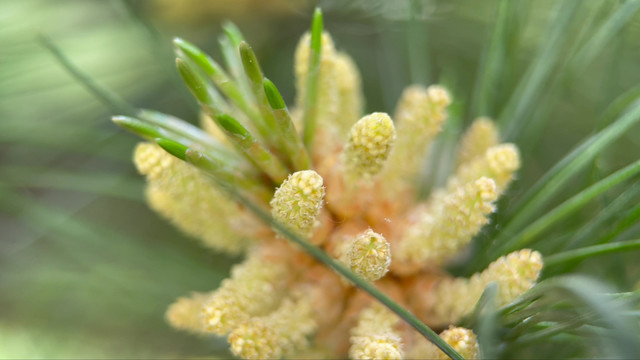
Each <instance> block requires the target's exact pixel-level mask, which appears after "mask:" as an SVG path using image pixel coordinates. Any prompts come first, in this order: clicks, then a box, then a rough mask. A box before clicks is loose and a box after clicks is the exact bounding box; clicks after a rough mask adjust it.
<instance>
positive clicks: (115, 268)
mask: <svg viewBox="0 0 640 360" xmlns="http://www.w3.org/2000/svg"><path fill="white" fill-rule="evenodd" d="M503 3H505V2H504V1H498V0H485V1H477V0H423V1H409V0H407V1H383V0H354V1H338V0H336V1H319V2H316V1H293V0H292V1H285V0H269V1H267V0H241V1H240V0H235V1H233V0H228V1H197V0H190V1H180V2H177V1H169V0H158V1H81V0H59V1H55V2H54V1H44V0H43V1H39V0H21V1H12V0H0V308H1V309H2V311H0V358H73V357H76V358H117V357H120V358H130V357H145V358H158V357H167V358H171V357H174V358H175V357H204V356H209V355H216V354H219V355H223V356H224V354H227V353H226V350H225V349H226V343H225V341H224V340H215V339H199V338H196V337H192V336H190V335H186V334H183V333H179V332H177V331H174V330H173V329H171V328H169V327H168V326H167V325H166V324H165V323H164V320H163V314H164V310H165V308H166V307H167V305H168V304H170V303H171V302H172V301H173V300H174V299H175V298H176V297H178V296H181V295H184V294H187V293H189V292H190V291H200V290H209V289H212V288H215V287H216V286H217V284H218V283H219V282H220V281H221V279H223V278H224V277H225V276H226V274H227V272H228V269H229V267H230V266H231V264H233V263H234V262H236V261H237V260H238V259H234V258H227V257H223V256H217V255H216V254H212V253H210V252H208V251H205V250H204V249H203V248H202V247H201V246H199V244H198V243H197V242H196V241H193V240H192V239H188V238H187V237H185V236H184V235H182V234H180V233H179V232H178V231H176V230H175V229H173V228H172V227H171V226H169V225H168V224H167V223H166V222H165V221H163V220H162V219H160V218H159V217H158V216H156V215H155V214H154V213H152V212H151V211H150V210H149V209H148V208H147V206H146V205H145V203H144V201H143V200H144V199H143V194H142V189H143V185H144V181H143V179H142V178H141V177H140V176H138V175H137V174H136V172H135V169H134V167H133V165H132V164H131V152H132V149H133V147H134V146H135V143H136V142H137V141H138V140H137V139H136V138H135V137H134V136H131V135H129V134H127V133H125V132H124V131H122V130H120V129H119V128H117V127H116V126H115V125H114V124H112V123H111V122H110V120H109V118H110V116H111V115H114V112H113V111H114V110H113V109H112V108H110V107H109V106H108V104H105V103H102V102H101V101H100V100H99V99H97V98H96V97H94V96H92V94H91V93H90V92H89V91H88V90H87V89H86V88H85V87H84V86H83V85H82V84H81V83H80V82H78V81H77V80H75V79H74V78H73V77H72V76H71V75H70V74H69V73H67V72H66V71H65V70H64V69H63V67H62V66H61V65H60V64H59V62H58V61H57V60H56V59H55V57H54V56H53V55H52V54H51V52H50V51H48V50H47V49H46V47H45V46H43V43H42V41H41V40H39V39H40V37H39V36H40V34H44V35H46V36H48V37H49V38H50V39H51V40H52V41H53V43H54V44H56V45H57V46H58V47H59V48H60V49H61V51H62V52H63V53H64V54H65V55H66V56H67V57H68V59H70V61H71V62H73V63H74V64H75V65H76V66H77V67H78V68H80V69H82V70H83V71H84V72H86V73H87V74H88V75H90V76H91V77H92V78H94V79H95V80H96V81H97V82H99V83H101V84H103V85H105V86H107V87H108V88H110V89H111V90H113V91H114V92H115V93H116V94H118V95H119V96H121V97H122V98H124V99H126V100H127V101H128V102H130V103H131V104H132V105H134V106H136V107H144V108H152V109H157V110H160V111H163V112H166V113H169V114H173V115H177V116H179V117H182V118H183V119H185V120H187V121H190V122H193V123H197V119H198V115H197V108H196V104H195V102H194V101H193V100H192V99H191V98H190V96H189V94H188V93H187V91H186V89H185V88H184V86H183V85H182V84H181V82H180V81H179V78H178V76H177V74H176V72H175V70H174V66H173V64H174V62H173V55H172V49H171V39H172V37H174V36H179V37H182V38H184V39H187V40H189V41H191V42H193V43H195V44H197V45H198V46H200V47H201V48H203V49H204V50H207V51H209V52H210V53H211V54H212V55H213V56H214V57H216V58H219V51H218V49H217V36H218V35H219V34H220V33H221V28H220V24H221V22H222V21H224V20H231V21H233V22H235V23H236V24H237V25H238V26H239V27H240V29H242V31H243V32H244V35H245V37H246V38H247V40H248V41H249V42H250V43H251V44H252V46H253V48H254V49H255V50H256V53H257V55H258V57H259V60H260V61H261V64H262V66H263V68H264V72H265V73H266V74H267V76H269V78H271V79H272V80H273V81H274V82H275V83H276V84H278V87H279V88H280V89H281V91H282V92H283V95H284V96H285V99H286V100H287V102H288V103H289V104H291V103H292V100H293V97H294V93H293V81H294V80H293V71H292V63H293V51H294V49H295V46H296V44H297V41H298V39H299V37H300V35H301V34H302V33H303V32H304V31H306V29H307V28H308V26H309V22H310V16H311V13H312V10H313V7H314V6H316V5H320V6H321V7H322V9H323V12H324V19H325V28H326V29H327V30H328V31H329V32H330V33H331V34H332V36H333V38H334V40H335V42H336V45H337V47H338V48H340V49H343V50H345V51H346V52H348V53H349V54H350V55H351V56H352V57H353V58H354V60H355V62H356V63H357V65H358V66H359V68H360V71H361V74H362V77H363V87H364V92H365V96H366V101H367V103H366V108H367V111H387V112H392V111H393V109H394V104H395V102H396V100H397V98H398V97H399V95H400V93H401V91H402V89H403V88H404V87H405V86H406V85H408V84H410V83H423V84H431V83H436V82H439V83H443V84H444V85H446V86H447V87H449V88H450V89H451V90H452V92H453V93H454V95H455V100H456V102H455V104H454V107H453V108H452V110H451V117H452V119H451V121H450V123H451V124H452V125H451V126H449V127H448V128H447V131H446V132H445V136H444V137H443V138H444V140H442V141H443V143H444V144H445V145H443V147H442V148H443V149H445V150H443V153H444V154H445V155H446V149H447V146H446V143H447V141H446V139H447V138H448V137H450V138H453V137H455V136H456V135H457V134H458V133H459V132H460V129H462V128H463V127H464V124H468V123H469V122H470V121H471V120H472V119H473V118H474V117H475V116H478V115H488V116H491V117H494V118H501V117H505V116H506V117H509V116H514V117H516V118H517V119H518V122H517V124H518V125H517V127H515V128H513V129H512V131H511V132H509V133H508V134H507V140H510V141H516V142H517V143H518V144H519V146H520V147H521V149H522V152H523V158H524V160H523V163H524V168H523V169H522V171H521V172H520V175H519V181H518V183H517V184H515V186H514V187H513V188H512V190H511V191H510V192H511V194H512V195H513V196H516V197H517V196H518V195H519V194H522V193H523V192H524V191H525V190H526V189H527V188H528V187H530V186H531V185H532V184H533V183H535V181H536V180H538V179H539V178H540V177H541V176H542V175H543V174H544V173H545V172H546V171H547V170H548V169H549V168H550V167H551V166H552V165H553V164H555V163H556V162H557V161H558V160H559V159H560V158H562V156H564V155H565V154H566V153H567V152H568V151H569V150H570V149H571V148H573V147H574V146H575V145H576V144H577V143H578V142H579V141H580V140H581V139H583V138H585V137H586V136H588V135H591V134H593V133H594V132H595V131H596V130H598V129H601V128H603V127H604V126H605V125H607V124H608V122H610V121H611V120H612V117H613V118H615V117H617V115H619V114H618V113H617V112H616V109H618V108H617V107H613V108H611V107H610V105H611V104H612V103H613V102H614V100H616V99H620V96H621V95H623V94H625V93H626V94H630V95H629V96H631V98H634V96H637V94H638V84H640V66H638V64H640V62H639V59H640V42H638V41H637V39H640V15H639V14H638V11H636V10H637V8H638V6H635V4H634V3H633V2H631V1H617V0H591V1H588V2H587V1H583V2H580V1H575V0H561V1H552V0H533V1H526V0H519V1H516V0H514V1H511V3H512V4H510V5H509V8H508V9H507V11H508V13H507V14H508V16H507V20H506V21H505V22H503V23H501V24H504V26H505V27H506V30H505V31H503V33H499V34H498V35H499V36H500V39H501V41H500V44H502V48H500V49H499V51H498V52H492V53H493V54H496V53H498V54H500V55H499V56H497V57H496V58H493V60H492V61H493V62H492V64H493V65H494V66H493V68H494V70H493V71H494V73H495V74H497V76H495V77H494V78H493V80H494V81H492V82H488V83H485V86H484V87H479V85H478V84H479V83H481V82H480V81H479V80H478V79H480V78H481V75H482V73H481V72H480V69H486V68H487V67H486V65H487V64H486V55H485V54H486V53H487V48H488V44H490V40H491V39H492V37H494V36H498V35H495V34H496V32H495V27H496V19H497V17H498V9H499V6H501V4H503ZM636 3H637V2H636ZM625 6H626V8H624V9H625V10H624V11H620V9H621V8H622V7H625ZM563 7H564V8H563ZM571 7H572V8H571ZM567 8H569V10H571V11H569V10H567ZM566 14H570V15H566ZM615 14H618V15H617V16H620V17H621V18H619V19H617V20H616V21H615V22H607V20H609V19H611V17H612V16H613V15H615ZM621 14H622V15H624V14H628V17H626V18H622V15H621ZM623 20H624V21H623ZM562 21H564V23H562ZM559 23H561V24H560V25H562V26H560V25H558V24H559ZM606 24H609V25H610V26H613V25H616V24H619V25H620V26H619V28H614V29H611V31H609V34H610V35H611V36H610V37H608V38H604V40H602V44H599V45H598V44H596V45H598V46H591V47H586V50H583V49H585V46H584V44H592V45H593V42H596V40H598V38H597V36H598V35H597V34H598V30H599V29H601V28H602V27H603V26H604V25H606ZM611 24H613V25H611ZM557 34H561V36H560V37H559V38H558V35H557ZM594 39H595V40H594ZM551 45H553V46H551ZM589 49H596V51H595V52H591V53H590V52H589V51H588V50H589ZM581 50H582V52H581ZM533 81H538V83H536V84H534V85H535V86H534V85H531V84H532V82H533ZM523 84H525V85H529V86H528V87H526V88H527V89H529V90H528V91H530V92H529V93H525V94H524V95H522V91H523V90H522V89H520V88H522V87H523V86H525V85H523ZM519 89H520V90H519ZM531 89H533V90H531ZM519 91H520V93H519ZM485 95H486V96H487V97H488V98H489V100H486V99H485V100H481V98H482V97H483V96H485ZM518 96H520V97H521V98H523V97H524V98H526V100H527V101H523V102H520V103H518V104H523V105H521V106H520V107H518V108H513V103H514V102H513V101H512V99H513V98H514V97H518ZM478 104H484V105H482V106H480V105H478ZM618 104H620V102H618ZM618 112H619V110H618ZM608 114H613V115H611V116H609V115H608ZM639 134H640V133H638V129H635V130H634V131H631V132H628V133H627V134H625V136H623V137H622V138H621V139H620V140H619V141H617V142H616V144H615V146H613V147H610V148H608V149H607V150H606V151H605V152H603V153H601V154H600V155H599V156H598V157H597V159H596V160H595V161H594V162H593V164H591V166H590V167H589V169H588V170H587V171H586V172H585V173H584V174H583V176H581V177H580V178H579V179H577V180H575V181H574V182H575V184H573V185H574V187H584V186H586V185H588V184H591V183H593V182H594V181H596V180H598V179H600V178H602V177H603V176H604V175H605V174H608V173H610V172H612V171H613V170H615V169H618V168H620V167H622V166H623V165H625V164H628V163H629V162H631V161H634V160H637V159H638V154H639V152H638V149H639V147H640V141H639V140H638V139H640V138H639V137H638V135H639ZM444 158H446V156H445V157H444ZM443 166H445V167H446V164H445V165H443ZM437 181H438V179H431V178H430V175H429V174H428V173H427V174H426V175H425V183H434V182H435V183H437ZM563 191H565V193H566V194H569V193H573V192H572V191H571V189H568V190H563ZM637 193H638V192H637V191H636V192H635V194H636V195H638V194H637ZM608 196H613V195H611V194H610V195H608ZM565 198H566V196H564V195H559V196H558V199H557V201H555V203H556V204H557V203H559V202H560V201H561V200H563V199H565ZM600 200H601V203H600V204H592V206H590V207H587V208H585V209H583V210H581V212H580V214H578V215H577V216H576V217H575V218H574V219H573V220H571V221H567V222H564V223H563V224H561V226H557V227H556V228H555V232H554V233H551V234H550V235H549V236H551V237H557V238H562V237H563V236H565V235H566V234H567V233H575V232H576V231H578V230H579V228H580V226H582V225H581V224H584V219H589V217H590V216H592V215H593V214H596V213H597V212H598V211H599V209H601V208H602V206H604V204H607V203H608V201H609V200H610V199H607V198H603V199H600ZM508 205H509V204H508V202H507V203H506V204H504V206H508ZM551 205H554V204H551ZM638 230H639V229H638V226H636V225H635V222H634V223H632V224H629V226H627V227H625V233H624V234H618V235H624V236H626V238H632V237H633V236H637V233H638ZM552 250H553V249H549V251H552ZM635 259H637V253H634V252H629V253H624V254H617V255H607V256H605V257H599V258H596V259H591V260H590V261H588V262H586V263H584V264H582V265H581V266H579V267H577V268H576V269H575V270H574V271H575V272H577V273H585V274H588V275H590V276H593V277H595V278H598V279H600V280H602V281H604V282H606V283H608V284H609V285H610V286H612V287H614V288H617V289H619V290H624V291H629V290H631V289H633V288H634V286H635V283H636V281H637V279H638V273H639V270H640V268H639V267H638V266H637V265H636V263H637V261H635Z"/></svg>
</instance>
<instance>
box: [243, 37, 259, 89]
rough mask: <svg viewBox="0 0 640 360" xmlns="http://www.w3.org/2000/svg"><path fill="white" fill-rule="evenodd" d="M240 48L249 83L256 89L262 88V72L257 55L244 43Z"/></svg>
mask: <svg viewBox="0 0 640 360" xmlns="http://www.w3.org/2000/svg"><path fill="white" fill-rule="evenodd" d="M239 48H240V58H241V59H242V65H243V66H244V71H245V73H246V74H247V77H249V81H250V82H251V84H252V86H253V87H254V88H260V87H262V70H260V65H259V64H258V59H257V58H256V54H255V53H254V52H253V49H252V48H251V46H249V44H247V43H246V42H244V41H243V42H241V43H240V47H239Z"/></svg>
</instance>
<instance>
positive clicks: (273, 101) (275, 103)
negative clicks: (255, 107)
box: [263, 78, 286, 110]
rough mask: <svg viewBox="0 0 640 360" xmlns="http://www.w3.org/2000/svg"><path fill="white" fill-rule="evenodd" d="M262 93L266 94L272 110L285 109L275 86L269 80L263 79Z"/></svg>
mask: <svg viewBox="0 0 640 360" xmlns="http://www.w3.org/2000/svg"><path fill="white" fill-rule="evenodd" d="M263 81H264V92H265V94H267V100H269V105H270V106H271V108H272V109H274V110H279V109H284V108H285V107H286V105H285V103H284V100H283V99H282V95H280V91H278V88H277V87H276V85H275V84H274V83H273V82H272V81H271V80H269V79H267V78H264V80H263Z"/></svg>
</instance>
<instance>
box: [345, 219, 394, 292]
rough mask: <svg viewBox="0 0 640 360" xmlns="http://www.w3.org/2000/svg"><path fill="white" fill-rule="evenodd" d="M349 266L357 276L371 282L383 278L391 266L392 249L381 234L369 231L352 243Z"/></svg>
mask: <svg viewBox="0 0 640 360" xmlns="http://www.w3.org/2000/svg"><path fill="white" fill-rule="evenodd" d="M346 260H347V264H348V265H349V267H350V268H351V270H353V271H354V272H355V273H356V274H358V275H359V276H361V277H362V278H364V279H366V280H369V281H376V280H378V279H380V278H382V277H383V276H384V275H385V274H386V273H387V272H388V271H389V265H391V248H390V246H389V243H388V242H387V240H386V239H385V238H384V237H383V236H382V235H380V234H378V233H375V232H374V231H373V230H371V229H368V230H366V231H365V232H363V233H362V234H360V235H358V237H356V238H355V239H354V241H353V242H352V243H351V245H350V247H349V250H348V251H347V255H346Z"/></svg>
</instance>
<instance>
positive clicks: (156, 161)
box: [133, 142, 175, 181]
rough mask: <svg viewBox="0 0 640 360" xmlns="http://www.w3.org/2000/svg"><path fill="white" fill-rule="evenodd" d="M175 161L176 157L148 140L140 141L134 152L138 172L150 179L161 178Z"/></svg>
mask: <svg viewBox="0 0 640 360" xmlns="http://www.w3.org/2000/svg"><path fill="white" fill-rule="evenodd" d="M174 162H175V159H174V158H173V157H172V156H171V155H169V154H167V153H166V151H164V150H162V148H161V147H160V146H158V145H156V144H152V143H148V142H142V143H139V144H138V145H137V146H136V149H135V150H134V153H133V163H134V164H135V165H136V168H137V169H138V172H140V174H142V175H146V176H147V178H148V180H150V181H151V180H156V179H158V178H160V177H161V176H162V173H163V171H165V170H166V169H167V168H169V167H171V166H172V165H173V163H174Z"/></svg>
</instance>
